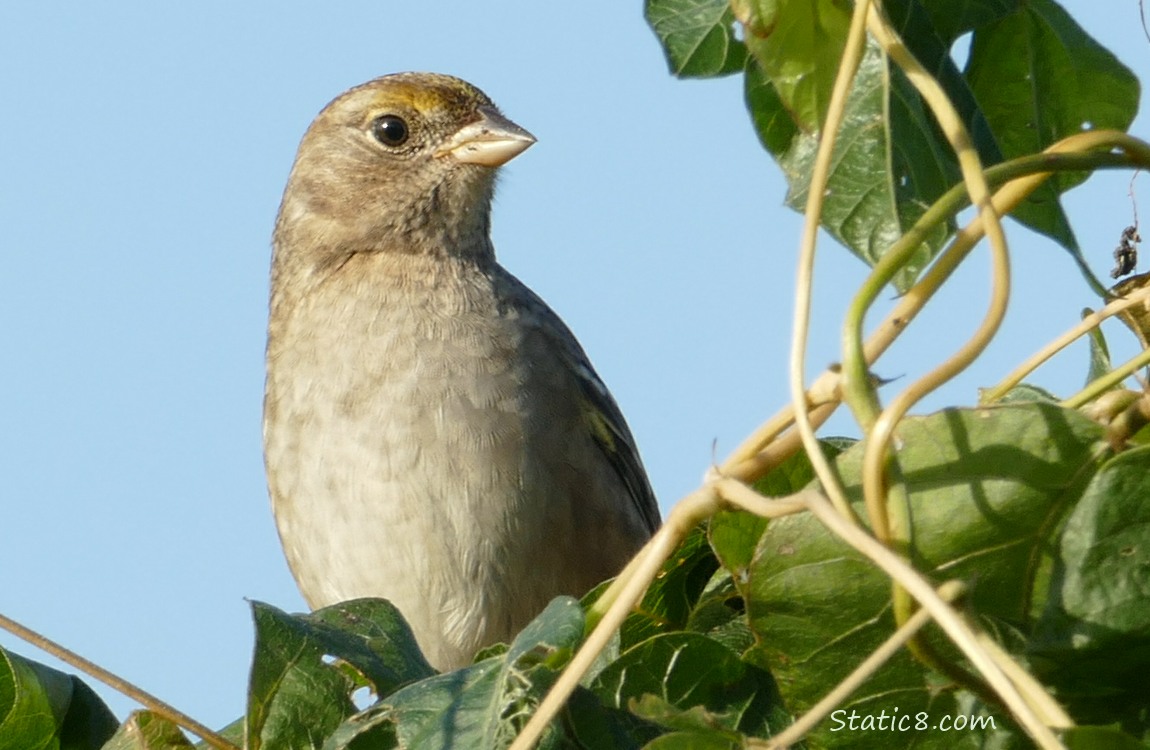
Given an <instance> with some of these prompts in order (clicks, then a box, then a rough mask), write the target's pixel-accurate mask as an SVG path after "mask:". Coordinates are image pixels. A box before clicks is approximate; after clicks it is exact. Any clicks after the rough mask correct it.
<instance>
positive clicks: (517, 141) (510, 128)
mask: <svg viewBox="0 0 1150 750" xmlns="http://www.w3.org/2000/svg"><path fill="white" fill-rule="evenodd" d="M479 114H480V115H481V117H480V119H479V120H477V121H476V122H473V123H470V124H468V125H464V126H463V127H462V128H460V129H459V130H458V131H457V132H456V133H455V135H453V136H451V138H449V139H448V140H447V143H445V144H443V146H442V147H441V148H440V149H439V150H438V151H436V152H435V155H436V156H446V155H447V154H451V155H452V156H453V157H455V159H456V160H457V161H461V162H463V163H465V164H482V165H483V166H485V167H498V166H501V165H503V164H506V163H507V162H509V161H511V160H512V159H514V158H515V157H516V156H518V155H519V154H521V153H523V152H524V151H525V150H526V149H527V147H528V146H530V145H531V144H532V143H535V136H533V135H531V134H530V133H528V132H527V131H526V130H524V129H523V128H521V127H519V126H518V125H516V124H515V123H513V122H511V120H508V119H507V118H506V117H504V116H503V115H501V114H499V112H497V111H495V109H494V108H492V107H483V106H481V107H479Z"/></svg>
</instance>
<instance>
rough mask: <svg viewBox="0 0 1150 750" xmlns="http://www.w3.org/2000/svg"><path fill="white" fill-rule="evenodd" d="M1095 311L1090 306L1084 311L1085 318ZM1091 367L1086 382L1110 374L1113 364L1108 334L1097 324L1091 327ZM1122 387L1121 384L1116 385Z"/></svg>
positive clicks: (1087, 372) (1089, 382)
mask: <svg viewBox="0 0 1150 750" xmlns="http://www.w3.org/2000/svg"><path fill="white" fill-rule="evenodd" d="M1093 314H1094V311H1093V310H1091V309H1090V308H1089V307H1087V308H1086V309H1084V310H1083V311H1082V317H1083V319H1085V318H1087V317H1089V316H1090V315H1093ZM1089 336H1090V369H1088V370H1087V371H1086V384H1087V385H1089V384H1091V383H1093V382H1094V381H1095V380H1097V379H1098V378H1100V377H1102V376H1103V375H1106V374H1108V373H1109V372H1110V371H1111V370H1112V369H1113V365H1111V364H1110V347H1109V346H1107V345H1106V336H1104V335H1103V334H1102V329H1101V328H1098V327H1097V326H1095V327H1094V328H1091V329H1090V332H1089ZM1115 387H1116V388H1117V387H1120V386H1115Z"/></svg>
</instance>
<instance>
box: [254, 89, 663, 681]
mask: <svg viewBox="0 0 1150 750" xmlns="http://www.w3.org/2000/svg"><path fill="white" fill-rule="evenodd" d="M535 140H536V139H535V137H534V136H532V135H531V134H530V133H529V132H528V131H526V130H524V129H523V128H521V127H520V126H518V125H516V124H515V123H514V122H512V121H511V120H510V119H508V118H507V117H506V116H504V115H503V114H502V113H501V112H500V110H499V109H498V108H497V107H496V105H495V104H494V103H493V102H492V100H491V99H490V98H489V97H488V96H487V95H486V94H484V93H483V92H482V91H480V90H479V89H478V88H476V87H475V86H473V85H471V84H469V83H467V82H466V81H463V80H461V79H459V78H455V77H453V76H448V75H443V74H437V73H423V72H407V73H395V74H391V75H385V76H383V77H380V78H376V79H374V80H371V81H368V82H367V83H364V84H362V85H359V86H356V87H354V88H352V89H349V90H348V91H346V92H344V93H343V94H341V95H339V96H338V97H336V98H335V99H334V100H333V101H331V103H329V104H328V105H327V106H326V107H325V108H324V109H323V110H322V111H321V112H320V113H319V114H318V115H317V116H316V118H315V120H314V121H313V122H312V124H311V125H310V127H309V128H308V129H307V131H306V132H305V134H304V136H303V138H302V140H301V142H300V146H299V150H298V152H297V155H296V158H295V162H294V165H293V167H292V169H291V173H290V175H289V177H288V181H287V185H286V187H285V189H284V193H283V198H282V201H281V204H280V208H279V213H278V216H277V218H276V223H275V229H274V233H273V241H272V246H273V249H272V263H271V282H270V287H271V289H270V302H269V311H268V337H267V349H266V364H267V370H266V387H265V395H264V420H263V436H264V458H265V466H266V473H267V480H268V490H269V494H270V497H271V504H272V510H273V515H274V517H275V523H276V527H277V529H278V532H279V536H280V540H281V542H282V546H283V549H284V553H285V556H286V558H287V562H288V565H289V567H290V569H291V572H292V574H293V576H294V578H295V580H296V582H297V584H298V587H299V589H300V591H301V593H302V595H303V597H304V599H305V601H306V602H307V604H308V606H309V607H311V608H312V609H318V608H321V607H325V606H329V605H333V604H337V603H340V602H344V601H348V600H352V599H359V598H364V597H379V598H384V599H387V600H389V601H391V603H392V604H394V605H395V606H396V607H397V608H398V610H399V611H400V612H401V613H402V614H403V616H404V618H405V619H406V620H407V622H408V623H409V625H410V626H411V629H412V632H413V633H414V636H415V639H416V641H417V643H418V645H419V647H420V649H421V650H422V651H423V653H424V655H425V656H426V658H427V659H428V661H429V662H430V664H431V665H433V666H434V667H436V668H437V669H439V670H452V669H457V668H460V667H463V666H466V665H467V664H469V663H471V661H472V660H473V659H474V655H475V654H476V652H477V651H478V650H479V649H482V648H484V647H486V646H489V645H491V644H495V643H499V642H510V639H511V638H512V637H513V636H514V635H515V634H516V633H517V632H518V631H519V630H520V629H522V628H523V627H524V626H525V625H526V624H527V623H529V622H530V621H531V619H532V618H533V617H534V616H536V615H537V614H538V613H539V612H541V611H542V610H543V609H544V607H545V606H546V605H547V603H548V602H549V601H550V600H551V599H553V598H554V597H556V596H560V595H570V596H581V595H582V594H584V593H585V592H587V591H588V590H590V589H591V588H593V587H594V586H595V585H597V584H598V583H600V582H602V581H604V580H606V579H609V578H611V577H612V576H615V575H617V574H618V573H619V571H620V570H621V569H622V568H623V567H624V565H625V564H626V562H627V561H628V560H629V559H630V558H631V557H632V556H634V555H635V554H636V553H637V551H638V550H640V549H641V548H642V546H643V545H644V544H645V543H646V542H647V540H648V539H649V538H650V537H651V535H652V534H653V533H654V532H655V530H656V529H657V528H658V526H659V524H660V517H659V510H658V505H657V503H656V500H655V495H654V493H653V491H652V489H651V485H650V482H649V480H648V477H647V474H646V471H645V470H644V468H643V463H642V461H641V459H640V456H639V452H638V449H637V447H636V444H635V440H634V438H633V436H632V434H631V431H630V429H629V428H628V426H627V423H626V421H625V419H624V417H623V415H622V413H621V411H620V409H619V407H618V405H617V404H616V402H615V400H614V398H613V397H612V396H611V394H610V392H609V391H608V390H607V388H606V386H605V385H604V384H603V381H602V380H601V379H600V378H599V376H598V375H597V374H596V372H595V370H594V368H593V367H592V365H591V362H590V360H589V359H588V357H587V355H586V353H585V352H584V351H583V348H582V347H581V346H580V344H579V343H578V341H577V340H576V338H575V336H574V335H573V334H572V333H571V331H570V330H569V329H568V327H567V326H566V325H565V324H564V322H563V321H562V320H561V319H560V317H559V316H558V315H557V314H556V313H555V312H554V311H553V310H552V309H551V308H550V307H548V305H547V304H546V303H545V302H544V301H543V300H542V299H541V298H540V297H539V296H537V295H536V294H535V293H534V292H532V291H531V289H529V288H528V287H527V286H526V285H525V284H523V283H522V282H521V281H519V279H517V278H516V277H515V276H513V275H512V274H511V273H510V272H509V271H507V270H506V269H504V267H503V266H502V265H500V264H499V263H498V262H497V261H496V258H495V251H494V248H493V245H492V241H491V235H490V223H491V218H490V217H491V204H492V197H493V194H494V189H495V182H496V175H497V173H498V171H499V168H500V167H501V166H502V165H504V164H505V163H506V162H508V161H509V160H511V159H513V158H514V157H515V156H517V155H519V154H520V153H522V152H523V151H524V150H526V149H527V148H528V147H530V146H531V145H532V144H533V143H535Z"/></svg>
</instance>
